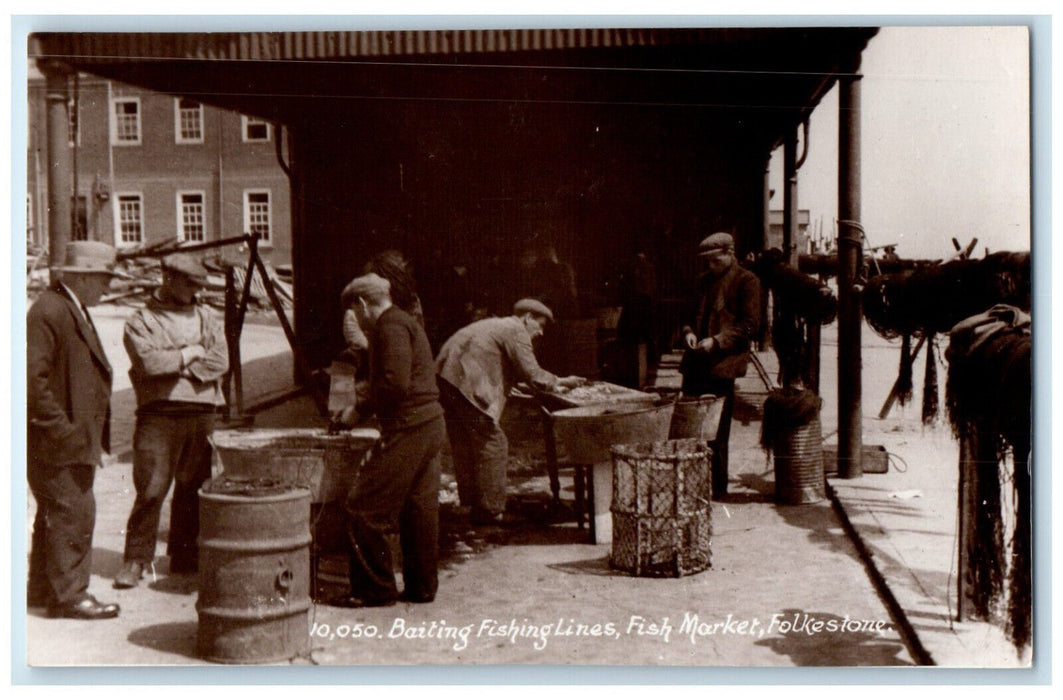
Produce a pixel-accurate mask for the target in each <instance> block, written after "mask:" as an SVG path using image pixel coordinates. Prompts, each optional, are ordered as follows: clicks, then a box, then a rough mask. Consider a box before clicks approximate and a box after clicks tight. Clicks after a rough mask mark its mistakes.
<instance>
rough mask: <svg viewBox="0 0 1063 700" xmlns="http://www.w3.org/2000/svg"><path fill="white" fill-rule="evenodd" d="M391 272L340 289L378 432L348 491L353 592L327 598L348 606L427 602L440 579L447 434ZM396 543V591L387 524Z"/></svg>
mask: <svg viewBox="0 0 1063 700" xmlns="http://www.w3.org/2000/svg"><path fill="white" fill-rule="evenodd" d="M390 288H391V285H390V283H389V282H388V280H386V279H384V278H383V277H381V276H379V275H377V274H376V273H369V274H366V275H362V276H361V277H358V278H356V279H354V280H353V281H352V282H351V283H350V284H349V285H347V287H346V289H345V290H344V295H345V296H349V297H350V298H352V299H353V300H354V302H353V303H354V307H355V312H356V313H357V315H358V323H359V325H360V326H361V328H362V329H363V330H364V331H365V333H366V336H367V337H368V340H369V368H370V378H369V400H368V401H366V402H365V403H360V404H358V405H357V407H356V408H357V411H358V414H359V415H360V416H361V417H367V416H369V415H372V414H375V415H376V417H377V420H378V421H379V422H380V441H379V443H378V444H377V446H376V448H375V449H374V450H373V454H372V457H370V459H369V462H368V463H367V464H366V465H364V466H363V467H362V468H361V469H360V470H359V472H358V477H357V479H356V481H355V483H354V485H353V486H352V487H351V491H350V493H349V494H348V495H347V502H346V509H347V513H348V515H349V520H348V524H347V535H348V541H349V543H350V550H349V556H350V582H351V590H350V594H349V595H347V596H344V597H343V598H340V599H338V600H334V601H332V604H333V605H338V606H341V607H348V608H362V607H378V606H385V605H393V604H394V603H395V601H396V600H398V599H402V600H405V601H407V602H411V603H430V602H432V601H433V600H434V599H435V595H436V589H437V588H438V587H439V575H438V566H439V470H440V452H441V451H442V449H443V444H444V442H445V441H446V427H445V425H444V423H443V408H442V407H441V406H440V405H439V389H438V388H437V387H436V380H435V365H434V364H433V362H432V350H431V348H430V347H429V345H428V336H427V335H425V331H424V328H423V326H422V325H421V324H420V323H419V322H418V321H417V320H416V319H415V318H414V317H413V316H412V315H411V314H409V313H408V312H406V311H404V310H403V309H401V308H399V307H398V306H397V305H395V304H393V303H392V301H391V294H390ZM395 531H398V533H399V541H400V543H401V546H402V577H403V583H404V585H405V588H404V590H403V592H402V594H401V596H400V595H399V592H398V590H397V587H396V585H395V574H394V564H393V561H392V555H391V547H390V546H389V544H388V540H387V536H388V534H389V533H392V532H395Z"/></svg>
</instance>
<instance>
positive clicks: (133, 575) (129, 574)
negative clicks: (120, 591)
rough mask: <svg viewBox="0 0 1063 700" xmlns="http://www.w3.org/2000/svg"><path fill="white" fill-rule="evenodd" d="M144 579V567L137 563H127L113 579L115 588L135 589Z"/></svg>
mask: <svg viewBox="0 0 1063 700" xmlns="http://www.w3.org/2000/svg"><path fill="white" fill-rule="evenodd" d="M143 577H144V565H143V564H141V563H140V562H139V561H127V562H126V563H125V564H122V568H121V569H120V570H119V571H118V574H117V575H115V577H114V583H113V584H112V585H113V586H114V587H115V588H136V587H137V584H138V583H139V582H140V579H141V578H143Z"/></svg>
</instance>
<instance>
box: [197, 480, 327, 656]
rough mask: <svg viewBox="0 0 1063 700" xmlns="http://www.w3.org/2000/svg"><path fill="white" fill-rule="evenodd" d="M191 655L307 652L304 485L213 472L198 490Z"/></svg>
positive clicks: (307, 505) (307, 521) (307, 500)
mask: <svg viewBox="0 0 1063 700" xmlns="http://www.w3.org/2000/svg"><path fill="white" fill-rule="evenodd" d="M199 521H200V535H199V599H198V600H197V601H196V611H197V612H198V614H199V625H198V627H197V630H196V649H197V654H198V655H199V656H200V657H201V658H203V659H206V660H208V661H215V662H219V663H229V664H248V663H268V662H273V661H284V660H288V659H292V658H295V657H296V656H300V655H304V654H307V653H309V651H310V605H311V603H310V542H311V537H310V490H309V489H307V488H299V487H293V486H291V485H289V484H282V483H278V482H270V481H266V480H257V481H242V482H241V481H233V480H228V479H215V480H213V481H210V482H207V484H205V485H204V486H203V488H202V489H200V491H199Z"/></svg>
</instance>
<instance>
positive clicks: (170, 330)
mask: <svg viewBox="0 0 1063 700" xmlns="http://www.w3.org/2000/svg"><path fill="white" fill-rule="evenodd" d="M206 283H207V269H206V268H205V267H203V263H202V262H200V261H199V260H198V259H197V258H195V257H193V256H192V255H189V254H188V253H174V254H173V255H169V256H167V257H165V258H163V260H162V286H161V287H159V288H158V289H157V290H155V292H154V293H153V294H152V296H151V298H150V299H148V302H147V304H146V305H145V306H144V308H143V309H139V310H137V311H136V312H135V313H134V314H133V315H132V316H131V317H130V318H129V320H128V321H126V325H125V333H124V336H123V340H124V342H125V347H126V352H127V353H128V354H129V359H130V362H131V367H130V370H129V378H130V380H131V381H132V383H133V391H134V393H135V394H136V397H137V414H136V415H137V418H136V427H135V428H134V432H133V486H134V487H135V488H136V492H137V495H136V499H135V500H134V502H133V508H132V511H131V512H130V514H129V521H128V522H127V523H126V539H125V552H124V556H123V564H122V568H121V569H120V570H119V572H118V574H117V575H116V576H115V577H114V587H115V588H133V587H134V586H136V585H137V582H138V581H139V580H140V577H141V576H142V575H143V573H144V569H145V568H146V567H148V566H150V565H151V564H152V563H153V562H154V560H155V542H156V537H157V534H158V529H159V514H160V512H161V510H162V505H163V501H164V500H165V499H166V494H167V493H168V492H169V490H170V484H171V483H173V484H174V490H173V502H172V503H171V504H170V534H169V540H168V542H167V548H166V553H167V554H168V555H169V557H170V566H169V571H170V573H171V574H186V573H193V572H195V571H196V569H197V563H198V561H197V560H198V558H199V552H198V549H197V547H196V538H197V537H198V536H199V496H198V492H199V488H200V486H202V485H203V482H205V481H206V480H207V479H209V478H210V470H211V466H210V463H211V448H210V442H209V441H208V437H209V436H210V433H211V431H212V430H213V429H214V421H215V418H216V414H217V411H218V408H219V407H220V406H222V405H223V404H224V403H225V397H224V394H223V392H222V387H221V380H222V377H223V376H224V375H225V373H226V372H227V371H228V370H229V350H228V346H227V345H226V342H225V332H224V329H223V328H222V324H221V321H220V320H219V319H218V318H217V316H216V315H215V314H214V312H213V311H211V309H210V308H209V307H207V306H205V305H203V304H197V303H196V293H197V292H199V290H200V289H202V288H203V287H204V286H205V285H206Z"/></svg>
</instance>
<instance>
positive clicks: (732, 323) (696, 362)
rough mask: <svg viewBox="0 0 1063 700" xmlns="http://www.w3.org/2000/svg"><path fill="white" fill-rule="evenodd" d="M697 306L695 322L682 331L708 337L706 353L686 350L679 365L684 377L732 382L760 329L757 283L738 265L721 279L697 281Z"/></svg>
mask: <svg viewBox="0 0 1063 700" xmlns="http://www.w3.org/2000/svg"><path fill="white" fill-rule="evenodd" d="M697 299H698V305H697V311H696V313H695V314H694V323H693V324H692V325H688V326H686V327H684V328H683V335H684V336H685V335H686V334H687V333H688V332H691V331H693V333H694V334H695V335H697V337H698V340H703V339H705V338H708V337H711V338H712V339H713V340H714V341H715V347H714V348H713V349H712V351H711V352H709V353H707V354H706V353H703V352H700V351H697V350H687V352H686V353H685V354H684V355H683V361H682V363H681V364H680V372H682V373H683V375H684V376H686V375H688V374H690V375H693V376H699V377H719V378H724V379H734V378H736V377H742V376H745V373H746V369H747V368H748V367H749V348H750V345H751V343H752V341H753V339H754V338H755V337H756V335H757V331H758V329H759V328H760V281H759V280H758V279H757V276H756V275H754V274H753V273H752V272H749V271H748V270H746V269H744V268H743V267H741V266H740V265H739V264H738V263H737V262H736V263H735V264H734V265H732V266H731V267H730V269H728V270H727V272H725V273H724V274H723V275H721V276H720V277H712V276H711V275H709V274H705V275H702V276H701V278H700V279H699V280H698V295H697Z"/></svg>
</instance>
